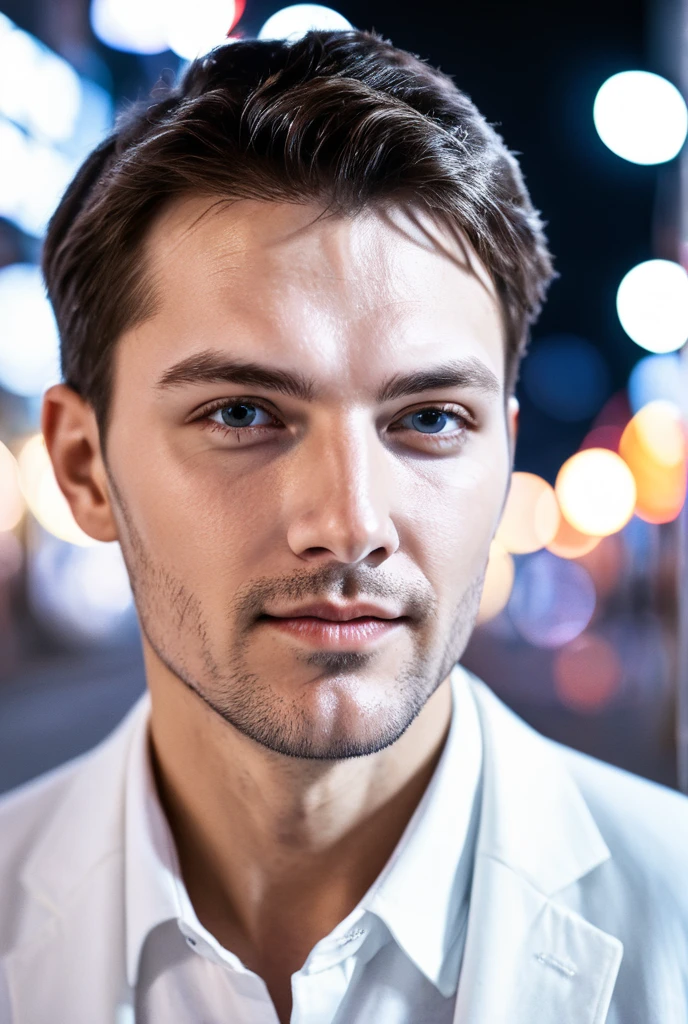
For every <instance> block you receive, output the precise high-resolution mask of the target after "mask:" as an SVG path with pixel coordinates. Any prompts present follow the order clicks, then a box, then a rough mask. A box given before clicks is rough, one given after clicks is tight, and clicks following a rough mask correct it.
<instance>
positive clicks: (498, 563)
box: [477, 541, 514, 623]
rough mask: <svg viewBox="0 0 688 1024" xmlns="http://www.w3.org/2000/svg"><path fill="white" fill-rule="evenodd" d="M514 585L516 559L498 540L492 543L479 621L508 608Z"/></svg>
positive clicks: (484, 620)
mask: <svg viewBox="0 0 688 1024" xmlns="http://www.w3.org/2000/svg"><path fill="white" fill-rule="evenodd" d="M513 585H514V560H513V558H512V557H511V555H510V554H509V552H508V551H507V550H506V549H505V548H503V547H502V545H501V544H499V543H498V542H497V541H493V542H492V544H491V545H490V557H489V560H488V563H487V572H486V573H485V583H484V586H483V593H482V597H481V599H480V608H479V610H478V618H477V622H478V623H482V622H489V621H490V619H494V618H495V616H497V615H499V613H500V612H501V611H502V610H503V609H504V608H506V605H507V602H508V600H509V597H510V595H511V589H512V587H513Z"/></svg>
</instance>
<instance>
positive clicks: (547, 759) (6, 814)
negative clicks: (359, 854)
mask: <svg viewBox="0 0 688 1024" xmlns="http://www.w3.org/2000/svg"><path fill="white" fill-rule="evenodd" d="M458 671H461V670H458ZM469 686H470V689H471V692H472V694H473V697H474V699H475V703H476V707H477V710H478V717H479V720H480V729H481V735H482V743H483V772H482V785H481V793H482V796H481V805H480V820H479V826H478V837H477V842H476V851H475V866H474V871H473V880H472V884H471V893H470V909H469V915H468V925H467V931H466V937H465V945H464V952H463V958H462V963H461V971H460V976H459V987H458V992H457V996H456V1001H455V1010H454V1020H453V1022H452V1024H534V1022H537V1024H688V885H686V864H687V863H688V800H687V799H686V798H685V797H682V796H680V795H679V794H678V793H674V792H672V791H670V790H668V789H665V788H664V787H661V786H656V785H653V784H652V783H649V782H647V781H645V780H643V779H639V778H637V777H635V776H633V775H630V774H628V773H627V772H622V771H619V770H618V769H615V768H611V767H610V766H609V765H605V764H602V763H601V762H599V761H595V760H594V759H592V758H588V757H584V756H583V755H581V754H577V753H575V752H574V751H571V750H567V749H566V748H565V747H561V746H558V745H557V744H554V743H551V742H550V741H548V740H546V739H544V738H543V737H541V736H539V735H538V734H537V733H536V732H534V731H533V730H532V729H530V728H529V727H528V726H527V725H526V724H525V723H524V722H523V721H521V720H520V719H519V718H518V717H517V716H515V715H514V714H512V713H511V712H510V711H509V710H508V709H507V708H506V707H505V706H504V705H503V704H502V703H501V702H500V701H499V700H498V699H497V698H496V697H495V696H494V695H493V694H492V693H491V692H490V691H489V690H488V688H487V687H486V686H485V685H484V684H482V683H481V682H480V681H479V680H476V679H475V677H470V678H469ZM147 714H148V709H147V705H146V702H145V701H140V702H139V703H138V704H137V705H136V706H135V707H134V708H133V709H132V711H131V713H130V714H129V715H128V716H127V717H126V718H125V720H124V721H123V722H122V724H121V725H120V726H119V727H118V728H117V729H116V730H115V732H114V733H113V734H112V736H110V737H109V738H108V739H107V740H106V741H105V742H103V743H102V744H100V745H99V746H98V747H96V749H95V750H93V751H92V752H91V753H89V754H87V755H86V756H84V757H83V758H79V759H77V760H76V761H74V762H72V763H71V764H68V765H66V766H64V767H63V768H61V769H58V770H57V771H55V772H51V773H50V774H49V775H47V776H45V777H44V778H42V779H39V780H37V781H36V782H34V783H32V784H30V785H28V786H25V787H23V788H22V789H20V790H18V791H15V792H14V793H13V794H10V795H9V796H6V797H4V798H3V799H2V801H0V1011H1V1013H2V1015H1V1016H0V1022H1V1024H56V1022H58V1024H63V1022H64V1024H135V1014H136V1006H135V999H136V993H135V991H134V989H133V988H132V987H131V986H130V985H129V984H128V982H127V972H126V950H127V921H126V899H125V892H126V879H125V874H126V872H125V862H126V857H125V852H126V842H125V837H126V807H125V798H126V789H127V766H128V764H129V752H130V750H131V749H132V743H133V739H134V736H135V734H136V732H137V730H138V728H139V726H140V723H141V721H142V719H145V718H146V716H147ZM458 789H460V780H457V790H458ZM160 927H166V926H165V925H161V926H160ZM172 927H173V928H177V925H176V924H175V923H174V922H173V923H172ZM385 948H388V949H389V948H392V947H391V946H390V944H388V945H387V947H385ZM144 955H145V953H144ZM163 959H164V958H163ZM199 961H200V962H205V961H203V960H201V958H199ZM153 967H154V965H153ZM146 969H147V967H146ZM241 977H243V975H241V974H240V973H239V972H237V978H241ZM381 988H382V986H381ZM353 991H354V989H353V988H352V992H353ZM393 998H395V993H394V992H391V993H390V1000H391V999H393ZM175 1019H176V1018H175V1015H174V1014H173V1013H171V1014H170V1015H169V1016H168V1020H169V1021H170V1024H175ZM369 1019H370V1022H371V1024H386V1021H385V1018H384V1012H382V1011H380V1010H377V1011H375V1010H373V1011H372V1012H371V1014H370V1015H369ZM136 1024H139V1022H136ZM198 1024H205V1022H204V1021H202V1020H200V1021H198ZM223 1024H232V1021H231V1015H227V1016H225V1017H224V1019H223ZM337 1024H347V1022H346V1021H345V1019H344V1017H343V1015H342V1019H341V1020H340V1021H338V1022H337ZM418 1024H437V1022H436V1021H427V1022H424V1021H419V1022H418Z"/></svg>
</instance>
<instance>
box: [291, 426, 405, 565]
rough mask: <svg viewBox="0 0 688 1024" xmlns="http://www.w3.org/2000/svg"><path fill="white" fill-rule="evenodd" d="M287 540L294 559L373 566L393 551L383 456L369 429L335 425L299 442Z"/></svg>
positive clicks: (396, 538)
mask: <svg viewBox="0 0 688 1024" xmlns="http://www.w3.org/2000/svg"><path fill="white" fill-rule="evenodd" d="M300 449H301V450H300V452H299V454H298V456H297V458H296V463H297V464H296V466H294V467H293V468H294V469H295V472H294V474H293V476H292V486H291V489H290V496H291V500H290V505H291V508H290V509H289V510H288V518H289V526H288V531H287V540H288V543H289V546H290V548H291V550H292V551H293V552H294V554H296V555H297V556H298V557H299V558H302V559H304V560H306V561H309V562H314V561H328V560H336V561H338V562H342V563H345V564H349V565H353V564H356V563H359V562H367V563H368V564H370V565H379V564H381V563H382V562H384V561H385V560H386V559H387V558H389V557H390V555H392V554H394V552H395V551H396V550H397V549H398V547H399V536H398V534H397V531H396V528H395V526H394V523H393V521H392V517H391V508H390V503H391V497H392V495H391V486H390V484H391V481H390V479H389V471H388V465H387V455H386V452H385V450H384V447H383V445H382V444H381V443H380V440H379V438H378V436H377V432H376V431H375V430H374V428H373V427H372V425H370V424H365V423H359V424H358V425H356V424H352V423H351V422H350V421H349V422H348V423H347V425H346V427H344V425H343V424H341V423H339V424H338V425H337V424H332V425H331V428H330V429H327V430H326V431H323V432H322V433H321V434H320V435H319V436H316V435H315V433H314V435H313V436H312V437H311V438H310V439H309V440H307V441H304V442H302V444H301V446H300Z"/></svg>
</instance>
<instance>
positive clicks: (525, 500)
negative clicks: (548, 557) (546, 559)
mask: <svg viewBox="0 0 688 1024" xmlns="http://www.w3.org/2000/svg"><path fill="white" fill-rule="evenodd" d="M560 519H561V514H560V512H559V507H558V505H557V499H556V497H555V495H554V491H553V489H552V488H551V487H550V485H549V484H548V483H547V481H546V480H543V479H542V477H540V476H537V475H536V474H535V473H512V475H511V486H510V488H509V497H508V498H507V501H506V506H505V508H504V513H503V515H502V519H501V522H500V524H499V529H498V530H497V533H496V535H495V540H496V541H497V543H498V544H501V546H502V547H503V548H505V549H506V550H507V551H510V552H511V553H512V554H514V555H526V554H529V553H530V552H532V551H539V550H540V548H544V547H545V545H546V544H549V542H550V541H551V540H552V538H553V537H554V536H555V534H556V532H557V529H558V528H559V522H560Z"/></svg>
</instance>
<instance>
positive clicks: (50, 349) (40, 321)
mask: <svg viewBox="0 0 688 1024" xmlns="http://www.w3.org/2000/svg"><path fill="white" fill-rule="evenodd" d="M59 379H60V357H59V341H58V334H57V326H56V324H55V317H54V316H53V311H52V308H51V306H50V303H49V302H48V299H47V298H46V295H45V290H44V288H43V281H42V278H41V272H40V270H39V268H38V267H37V266H35V265H34V264H33V263H13V264H10V266H8V267H3V268H2V270H0V385H1V386H2V387H4V388H5V389H6V390H7V391H12V392H13V393H14V394H17V395H24V396H26V397H29V396H31V395H40V394H41V393H42V392H43V390H44V389H45V388H46V387H48V385H50V384H54V383H55V382H56V381H58V380H59Z"/></svg>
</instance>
